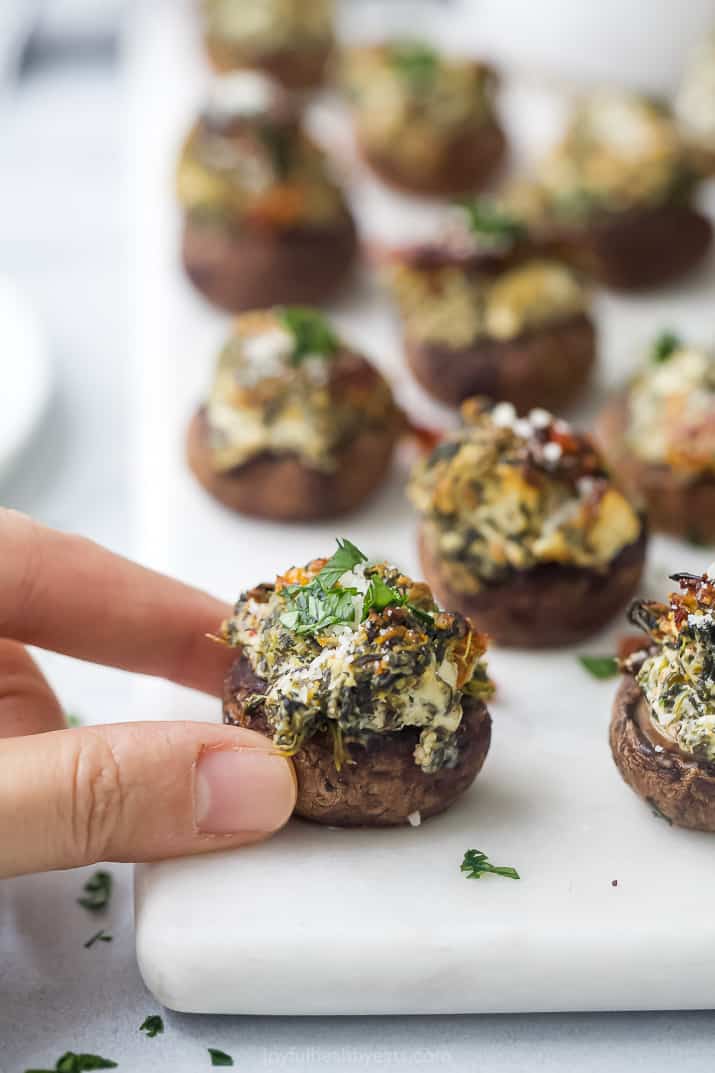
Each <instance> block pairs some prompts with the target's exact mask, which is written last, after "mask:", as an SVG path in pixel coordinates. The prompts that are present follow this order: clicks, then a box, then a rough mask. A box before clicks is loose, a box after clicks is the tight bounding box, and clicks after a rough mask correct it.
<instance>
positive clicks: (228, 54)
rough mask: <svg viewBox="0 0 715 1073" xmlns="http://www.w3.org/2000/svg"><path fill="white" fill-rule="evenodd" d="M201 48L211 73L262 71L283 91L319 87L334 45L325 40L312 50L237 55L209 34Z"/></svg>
mask: <svg viewBox="0 0 715 1073" xmlns="http://www.w3.org/2000/svg"><path fill="white" fill-rule="evenodd" d="M204 46H205V49H206V55H207V57H208V60H209V63H210V64H211V66H212V68H213V69H214V71H216V72H218V73H219V74H225V73H226V72H228V71H235V70H238V69H241V68H248V69H253V70H260V71H265V73H266V74H268V75H270V76H271V78H275V79H276V81H277V82H280V84H281V85H283V86H285V87H286V89H291V90H303V89H314V88H315V87H317V86H320V85H321V84H322V83H323V82H324V81H325V80H326V78H327V76H328V73H329V65H330V61H331V59H332V55H333V44H332V42H331V41H326V42H325V43H321V44H319V45H315V46H313V47H311V48H305V47H303V48H291V49H282V50H274V51H273V52H263V53H261V54H256V55H255V56H253V57H247V56H246V55H245V54H244V55H240V56H239V55H237V54H236V51H235V50H234V49H232V48H231V45H230V43H227V42H224V41H222V40H221V39H220V38H218V37H216V36H212V35H211V34H205V35H204Z"/></svg>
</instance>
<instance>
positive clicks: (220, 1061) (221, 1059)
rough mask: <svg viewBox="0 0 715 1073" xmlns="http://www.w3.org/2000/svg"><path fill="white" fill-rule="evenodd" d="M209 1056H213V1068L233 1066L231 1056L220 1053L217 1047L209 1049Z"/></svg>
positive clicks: (223, 1052)
mask: <svg viewBox="0 0 715 1073" xmlns="http://www.w3.org/2000/svg"><path fill="white" fill-rule="evenodd" d="M208 1051H209V1054H210V1055H211V1065H212V1066H232V1065H233V1058H232V1057H231V1055H230V1054H226V1052H225V1051H219V1050H217V1049H216V1048H215V1047H209V1049H208Z"/></svg>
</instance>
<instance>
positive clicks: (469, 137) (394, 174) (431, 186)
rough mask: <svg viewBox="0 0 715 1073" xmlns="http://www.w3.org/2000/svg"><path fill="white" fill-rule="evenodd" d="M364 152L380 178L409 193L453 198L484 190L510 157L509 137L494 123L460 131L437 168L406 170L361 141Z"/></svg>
mask: <svg viewBox="0 0 715 1073" xmlns="http://www.w3.org/2000/svg"><path fill="white" fill-rule="evenodd" d="M359 148H360V152H361V155H362V157H363V158H364V160H365V161H366V162H367V163H368V164H369V166H370V167H371V168H372V170H373V171H374V172H375V174H376V175H378V176H379V177H380V179H382V180H383V182H385V183H387V184H388V185H389V186H392V187H394V188H395V189H396V190H401V191H406V192H407V193H415V194H428V195H430V194H431V195H434V196H443V197H446V196H449V195H456V194H465V193H470V192H472V191H474V190H477V189H479V188H480V187H482V186H484V184H485V183H486V182H487V180H488V179H490V178H491V177H492V175H493V174H494V172H495V171H496V169H497V168H498V167H499V165H500V164H501V163H502V161H503V159H504V157H505V155H506V148H507V143H506V137H505V136H504V132H503V131H502V129H501V127H500V126H499V125H498V123H496V122H494V121H491V122H488V123H483V124H479V125H478V126H472V127H469V128H468V129H467V130H465V131H463V132H462V131H460V132H459V134H457V135H455V137H454V138H453V139H452V141H451V142H450V143H449V144H448V145H447V146H445V150H444V152H443V153H442V155H441V156H440V158H439V159H438V160H437V161H436V163H435V166H434V167H433V168H425V167H422V168H415V167H409V168H406V167H405V166H404V164H402V163H401V161H400V160H399V159H397V158H396V157H395V156H394V155H392V154H391V153H390V152H389V150H388V149H384V150H382V151H378V150H377V149H375V148H373V147H368V146H367V145H365V143H364V142H363V141H362V140H361V142H360V145H359Z"/></svg>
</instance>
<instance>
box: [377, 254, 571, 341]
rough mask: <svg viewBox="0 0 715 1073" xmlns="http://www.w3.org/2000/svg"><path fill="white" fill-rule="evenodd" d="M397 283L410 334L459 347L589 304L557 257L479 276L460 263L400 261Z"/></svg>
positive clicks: (506, 335) (513, 333)
mask: <svg viewBox="0 0 715 1073" xmlns="http://www.w3.org/2000/svg"><path fill="white" fill-rule="evenodd" d="M392 283H393V286H394V289H395V292H396V294H397V298H398V301H399V302H400V306H401V309H402V313H403V316H404V318H405V321H406V323H407V326H408V329H409V334H410V336H411V337H412V338H414V339H420V340H424V341H428V342H435V343H444V344H447V345H448V346H452V347H455V348H457V347H463V346H468V345H469V344H470V343H472V342H474V341H476V340H478V339H480V338H491V339H498V340H501V341H507V340H510V339H515V338H517V337H518V336H519V335H521V334H523V333H524V332H527V331H529V330H531V329H535V328H538V327H540V326H541V325H543V324H548V323H550V322H552V321H558V320H563V319H566V318H567V317H570V316H573V315H575V314H578V313H582V312H584V311H585V310H586V308H587V307H588V293H587V291H586V288H585V287H584V286H583V284H582V283H581V282H580V281H579V280H578V278H577V277H576V275H575V274H574V273H573V272H572V271H571V270H570V269H569V268H567V267H566V266H565V265H561V264H558V263H557V262H553V261H541V260H539V261H532V262H530V263H528V264H526V265H523V266H521V267H519V268H514V269H511V270H509V271H506V272H502V273H500V274H498V275H496V276H494V277H490V276H488V275H482V276H476V277H475V276H473V275H471V274H470V273H468V272H465V271H464V269H462V268H458V267H456V266H454V267H446V268H440V269H437V270H431V271H420V270H418V269H414V268H408V267H400V268H397V269H396V270H394V272H393V275H392Z"/></svg>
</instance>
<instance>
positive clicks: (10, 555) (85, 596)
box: [0, 510, 235, 694]
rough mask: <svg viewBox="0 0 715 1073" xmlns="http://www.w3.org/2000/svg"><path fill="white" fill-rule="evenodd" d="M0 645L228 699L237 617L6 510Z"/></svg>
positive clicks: (0, 515)
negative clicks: (228, 631) (229, 630)
mask: <svg viewBox="0 0 715 1073" xmlns="http://www.w3.org/2000/svg"><path fill="white" fill-rule="evenodd" d="M0 593H2V605H1V606H0V637H10V638H13V639H14V640H16V641H22V642H24V643H25V644H34V645H37V646H38V647H39V648H48V649H52V650H53V651H55V652H64V653H67V654H68V655H72V656H77V657H78V658H79V659H86V660H91V661H92V662H94V663H105V664H109V665H110V666H113V667H122V668H124V669H125V670H133V671H139V672H141V673H143V674H152V675H157V676H160V677H164V678H170V679H171V680H172V681H174V682H179V683H180V684H181V685H188V686H192V687H194V688H195V689H202V690H204V691H205V692H208V693H215V694H220V693H221V690H222V685H223V675H224V673H225V671H226V670H227V668H228V666H229V664H230V663H231V660H232V658H235V653H233V654H232V653H231V650H230V649H228V648H225V647H223V646H221V645H218V644H215V643H213V642H211V641H209V640H207V638H206V634H207V633H215V632H216V630H217V628H218V625H219V623H220V622H221V621H222V619H224V618H226V616H227V615H228V614H229V613H230V608H229V607H228V606H227V605H226V604H224V603H222V602H221V601H220V600H216V599H214V598H213V597H211V596H208V595H207V594H206V593H203V592H200V591H199V590H198V589H193V588H191V587H190V586H188V585H183V584H181V582H179V581H174V580H173V579H171V578H167V577H165V576H164V575H162V574H158V573H155V572H154V571H153V570H146V569H144V568H143V567H141V566H138V565H137V564H136V563H131V562H129V561H128V560H127V559H122V558H121V557H120V556H118V555H113V554H112V553H111V552H109V551H107V550H106V549H104V548H101V547H99V546H98V545H97V544H93V543H92V542H91V541H89V540H84V539H83V538H81V537H77V536H71V535H68V534H65V533H58V532H55V531H54V530H52V529H45V528H43V527H42V526H40V525H37V524H36V523H35V522H33V521H32V520H31V519H29V518H27V517H25V516H24V515H21V514H17V513H16V512H14V511H7V510H0Z"/></svg>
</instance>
